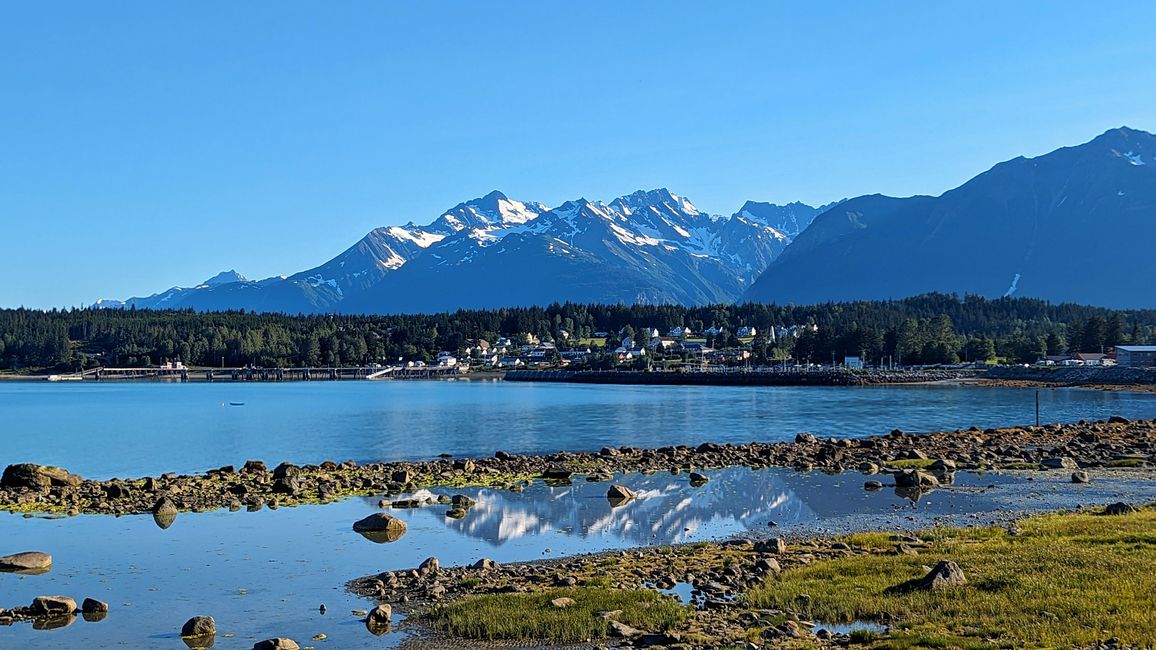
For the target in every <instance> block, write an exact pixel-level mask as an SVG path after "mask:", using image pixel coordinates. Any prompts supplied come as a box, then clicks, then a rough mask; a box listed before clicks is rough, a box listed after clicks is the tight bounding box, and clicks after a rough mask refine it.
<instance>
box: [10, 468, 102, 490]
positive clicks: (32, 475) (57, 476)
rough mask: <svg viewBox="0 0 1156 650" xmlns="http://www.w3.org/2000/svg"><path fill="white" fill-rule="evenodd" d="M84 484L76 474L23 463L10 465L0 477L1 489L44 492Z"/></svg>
mask: <svg viewBox="0 0 1156 650" xmlns="http://www.w3.org/2000/svg"><path fill="white" fill-rule="evenodd" d="M83 482H84V479H82V478H80V477H79V476H77V475H76V474H71V473H69V472H68V471H66V470H63V469H61V468H59V467H51V466H48V465H33V464H32V463H21V464H18V465H9V466H8V467H6V468H5V469H4V475H3V477H0V487H6V488H30V489H33V490H44V489H47V488H50V487H77V486H79V485H80V484H81V483H83Z"/></svg>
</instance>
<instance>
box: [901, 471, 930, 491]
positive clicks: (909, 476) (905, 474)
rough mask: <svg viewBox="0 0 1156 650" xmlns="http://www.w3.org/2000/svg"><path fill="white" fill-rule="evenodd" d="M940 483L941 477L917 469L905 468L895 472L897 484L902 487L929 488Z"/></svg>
mask: <svg viewBox="0 0 1156 650" xmlns="http://www.w3.org/2000/svg"><path fill="white" fill-rule="evenodd" d="M938 485H939V479H937V478H935V477H934V476H932V475H931V474H928V473H927V472H921V471H919V470H917V469H905V470H903V471H901V472H898V473H896V474H895V486H896V487H901V488H928V487H936V486H938Z"/></svg>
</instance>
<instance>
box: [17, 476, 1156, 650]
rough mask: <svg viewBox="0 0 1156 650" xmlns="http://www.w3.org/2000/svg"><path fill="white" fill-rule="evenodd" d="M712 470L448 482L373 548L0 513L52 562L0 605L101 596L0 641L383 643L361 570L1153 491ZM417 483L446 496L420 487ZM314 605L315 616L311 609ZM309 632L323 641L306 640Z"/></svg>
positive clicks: (187, 526) (278, 516) (194, 527)
mask: <svg viewBox="0 0 1156 650" xmlns="http://www.w3.org/2000/svg"><path fill="white" fill-rule="evenodd" d="M710 475H711V481H710V482H709V483H707V484H706V485H705V486H702V487H692V486H690V485H689V483H688V481H687V479H686V477H685V476H671V475H669V474H656V475H652V476H643V475H639V474H629V475H625V476H619V477H617V478H616V479H615V481H616V482H618V483H621V484H623V485H628V486H630V487H632V488H633V489H635V490H636V491H637V492H638V494H639V497H638V498H637V499H636V500H634V501H631V502H630V503H629V504H627V505H625V506H622V507H617V508H614V507H611V506H610V504H609V502H608V501H607V499H606V486H607V484H606V483H587V482H585V481H578V482H575V483H574V484H573V485H570V486H563V487H550V486H546V485H544V484H542V483H540V482H539V483H536V484H535V485H533V486H531V487H530V488H529V489H527V490H526V491H524V492H522V493H513V492H505V491H497V490H490V489H477V488H475V489H466V490H460V492H464V493H466V494H469V495H470V496H471V497H473V498H474V499H475V500H476V501H477V502H478V505H477V506H476V507H475V508H472V509H471V510H470V513H469V514H468V515H467V516H466V518H465V519H462V520H455V519H449V518H447V517H446V516H445V510H446V508H445V506H427V507H424V508H421V509H417V510H399V511H393V512H394V514H396V515H397V516H399V517H401V518H403V519H405V520H406V522H407V524H408V532H407V533H406V534H405V535H404V536H402V537H401V538H400V539H399V540H397V541H395V542H392V543H384V544H377V543H373V542H371V541H369V540H367V539H365V538H363V537H361V536H360V535H358V534H357V533H354V532H353V531H352V529H351V525H352V522H354V521H357V520H358V519H360V518H362V517H364V516H365V515H367V514H369V513H370V512H375V511H377V510H378V508H377V507H376V505H375V504H376V501H377V500H376V499H373V498H353V499H346V500H344V501H340V502H338V503H334V504H329V505H324V506H301V507H297V508H280V509H278V510H275V511H272V510H262V511H259V512H254V513H250V512H244V511H241V512H227V511H223V510H221V511H216V512H209V513H183V514H181V515H179V516H178V517H177V520H176V522H175V523H173V525H172V527H171V528H168V529H164V530H162V529H160V528H157V526H156V525H155V524H154V523H153V520H152V517H150V516H147V515H145V516H141V515H136V516H125V517H108V516H95V515H82V516H79V517H71V518H65V519H44V518H32V519H25V518H22V517H20V516H17V515H3V514H0V547H2V548H3V549H10V550H24V549H43V550H46V551H50V552H51V553H52V554H53V556H54V560H55V564H54V566H53V568H52V570H51V571H50V572H48V573H46V574H43V575H34V576H21V575H14V574H4V573H0V606H4V607H7V606H14V605H23V604H27V603H28V602H31V600H32V599H33V598H34V597H36V596H38V595H41V594H65V595H71V596H73V597H75V598H76V599H77V600H80V599H81V598H84V597H93V598H98V599H101V600H105V601H107V602H109V603H110V605H111V612H110V614H109V617H108V618H107V619H106V620H104V621H101V622H99V623H89V622H86V621H84V620H83V619H79V618H78V619H76V620H74V621H73V623H72V624H71V625H69V626H68V627H66V628H63V629H56V630H36V629H34V628H33V627H32V625H31V624H28V623H22V624H17V625H13V626H11V627H0V650H8V649H16V648H21V649H24V648H108V647H125V648H171V649H172V650H181V649H183V648H184V647H185V646H184V644H183V642H182V641H181V640H180V639H179V638H178V636H177V632H178V631H179V630H180V627H181V624H183V623H184V621H185V620H186V619H188V618H189V617H190V616H193V615H197V614H211V615H212V616H214V617H215V618H216V620H217V627H218V630H219V632H218V637H217V640H216V646H215V647H217V648H229V649H237V650H245V649H247V648H251V647H252V646H253V643H254V642H255V641H257V640H259V639H262V638H267V637H270V636H289V637H291V638H294V639H296V640H297V641H299V642H301V643H302V646H303V647H306V646H313V647H316V648H325V647H331V648H384V647H393V646H396V645H397V644H398V643H399V642H400V641H402V640H403V639H404V638H405V632H404V631H400V630H395V631H393V632H391V633H389V634H386V635H385V636H384V637H380V638H379V637H375V636H371V635H370V634H369V632H367V631H366V629H365V627H364V625H363V624H362V623H361V622H360V621H359V619H358V617H356V616H354V615H352V613H351V612H352V611H353V610H363V609H368V608H369V607H370V606H371V603H370V602H369V601H367V600H363V599H360V598H358V597H356V596H353V595H351V594H349V593H348V592H346V591H345V590H344V585H345V583H346V582H347V581H348V580H350V579H352V578H356V577H359V576H362V575H367V574H371V573H376V572H379V571H384V570H401V569H409V568H412V567H415V566H417V565H418V564H419V563H421V561H422V560H424V559H425V558H427V557H429V556H431V555H433V556H437V557H438V558H439V559H440V560H441V562H442V564H443V565H445V566H459V565H463V564H469V563H472V562H474V561H476V560H477V559H479V558H483V557H488V558H491V559H494V560H497V561H498V562H515V561H528V560H536V559H541V558H551V557H559V556H566V555H573V554H576V553H585V552H591V551H599V550H608V549H620V548H629V547H633V546H644V545H647V544H665V543H671V542H689V541H701V540H707V539H712V538H720V537H729V536H733V535H738V534H743V533H747V532H750V531H759V530H762V531H770V530H772V529H771V528H770V527H769V526H768V524H769V523H770V522H772V521H774V522H775V523H776V524H777V525H776V527H775V528H774V529H773V530H774V531H776V532H775V534H781V533H787V534H800V535H809V534H813V533H814V532H828V531H850V530H859V529H868V528H870V529H874V530H891V529H900V528H902V529H916V528H921V527H929V526H932V525H934V524H936V523H940V522H945V523H952V524H976V523H978V524H987V523H991V522H992V521H993V520H996V519H998V518H1000V515H999V514H997V513H999V512H1001V511H1002V512H1005V513H1006V512H1007V511H1009V510H1015V511H1020V510H1023V509H1032V510H1046V509H1053V508H1069V507H1073V506H1075V505H1077V504H1080V503H1105V502H1109V501H1118V500H1121V499H1123V500H1129V501H1136V502H1140V501H1144V500H1151V499H1153V498H1156V482H1154V481H1151V480H1148V481H1136V480H1133V479H1130V478H1123V477H1122V475H1120V474H1119V473H1116V475H1113V474H1112V473H1098V474H1097V475H1096V479H1095V480H1094V481H1093V482H1092V483H1091V484H1089V485H1085V486H1078V487H1077V488H1073V487H1072V485H1071V483H1070V481H1069V479H1068V475H1067V473H1066V472H1060V471H1056V472H1038V473H1035V475H1034V476H1033V478H1034V480H1032V481H1026V480H1024V477H1023V476H1022V475H1020V474H1015V473H1013V474H1011V475H1001V474H989V475H985V476H978V475H974V474H967V473H960V474H959V475H958V478H957V482H956V485H953V486H951V487H948V488H945V489H940V490H935V491H933V492H930V493H929V494H926V495H924V496H923V497H922V498H921V499H920V500H919V501H918V503H915V504H912V502H910V501H909V500H907V499H906V498H904V497H902V496H900V495H898V494H896V493H895V492H894V491H892V490H881V491H878V492H867V491H864V490H863V479H864V477H863V476H861V475H858V474H855V473H849V474H841V475H827V474H824V473H821V472H806V473H799V472H794V471H791V470H785V469H768V470H757V471H756V470H750V469H746V468H734V469H729V470H720V471H714V472H710ZM431 492H432V494H446V495H450V494H454V493H457V492H459V491H457V490H441V489H437V490H433V491H421V492H419V493H417V496H428V495H430V494H431ZM323 603H324V604H325V605H326V607H327V609H328V611H327V612H326V614H324V615H322V614H320V613H319V611H318V606H319V605H321V604H323ZM399 618H400V617H399V616H398V615H395V621H399ZM399 622H400V621H399ZM317 634H325V635H326V636H327V637H328V638H327V640H325V641H318V642H312V641H310V639H311V638H312V637H313V636H314V635H317Z"/></svg>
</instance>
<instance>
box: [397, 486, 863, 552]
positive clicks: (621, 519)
mask: <svg viewBox="0 0 1156 650" xmlns="http://www.w3.org/2000/svg"><path fill="white" fill-rule="evenodd" d="M709 475H710V478H711V480H710V482H708V483H707V484H705V485H702V486H698V487H694V486H691V485H690V482H689V479H688V478H687V477H686V476H685V475H682V474H678V475H672V474H653V475H642V474H631V475H627V476H620V477H617V478H616V479H615V481H612V482H588V481H585V480H582V478H581V477H576V480H575V481H573V482H572V483H571V484H569V485H563V486H548V485H545V484H542V483H540V482H539V483H536V484H534V485H533V486H531V487H529V488H527V489H526V490H525V491H523V492H511V491H508V490H494V489H487V488H481V489H474V490H461V491H453V490H442V489H435V490H422V491H419V492H417V493H415V495H414V496H415V497H417V498H422V497H437V496H438V495H442V494H446V495H449V494H455V493H465V494H468V495H469V496H470V497H471V498H473V499H474V500H476V501H477V505H475V506H474V507H473V508H471V509H470V510H469V513H468V514H467V515H466V517H465V518H463V519H449V518H445V521H446V525H447V526H448V527H450V528H452V529H455V530H457V531H459V532H461V533H463V534H465V535H468V536H470V537H473V538H475V539H479V540H483V541H486V542H488V543H490V544H492V545H494V546H500V545H502V544H504V543H506V542H508V541H510V540H514V539H518V538H521V537H525V536H528V535H544V534H547V533H552V532H561V533H565V534H567V535H573V536H578V537H583V538H586V537H600V536H609V537H616V538H619V539H621V540H623V541H625V542H629V543H631V544H638V545H645V544H671V543H679V542H687V541H695V540H698V539H703V538H704V536H708V537H717V536H724V535H733V534H736V533H741V532H743V531H744V530H751V529H755V528H757V527H760V526H764V527H765V526H766V525H767V524H768V523H769V522H771V521H774V522H775V523H776V524H778V525H789V524H798V523H803V522H809V521H814V520H816V519H818V518H819V517H820V516H821V514H822V512H823V511H825V510H844V508H843V507H841V504H844V503H845V502H846V500H847V497H848V495H847V494H846V493H845V491H844V490H842V489H839V488H838V487H832V485H831V482H830V481H826V482H827V483H828V485H827V486H825V489H822V490H810V489H802V490H800V489H799V488H805V487H806V485H805V484H806V483H807V480H806V476H805V475H802V474H794V473H791V472H783V471H752V470H749V469H746V468H735V469H727V470H719V471H716V472H711V473H710V474H709ZM827 478H829V477H827ZM852 482H853V481H852ZM612 484H621V485H624V486H625V487H628V488H630V489H632V490H634V491H635V492H636V493H637V494H638V496H637V497H636V498H634V499H631V500H629V501H627V502H626V503H624V504H621V505H617V506H615V505H614V504H612V503H611V501H610V500H609V499H607V497H606V492H607V490H608V488H609V487H610V485H612ZM856 492H857V493H858V492H862V487H861V484H857V487H856ZM445 510H446V508H445V506H439V505H429V506H426V507H424V508H422V509H421V512H422V513H423V515H425V516H430V517H436V518H444V515H445Z"/></svg>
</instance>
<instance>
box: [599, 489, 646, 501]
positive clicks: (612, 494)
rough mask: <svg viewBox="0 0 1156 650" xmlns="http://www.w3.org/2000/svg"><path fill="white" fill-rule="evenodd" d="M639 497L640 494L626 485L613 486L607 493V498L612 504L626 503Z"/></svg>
mask: <svg viewBox="0 0 1156 650" xmlns="http://www.w3.org/2000/svg"><path fill="white" fill-rule="evenodd" d="M637 496H638V493H637V492H635V491H634V490H631V489H630V488H628V487H626V486H624V485H611V486H610V489H609V490H607V491H606V498H607V499H610V501H611V502H615V501H620V502H626V501H629V500H631V499H633V498H635V497H637Z"/></svg>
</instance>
